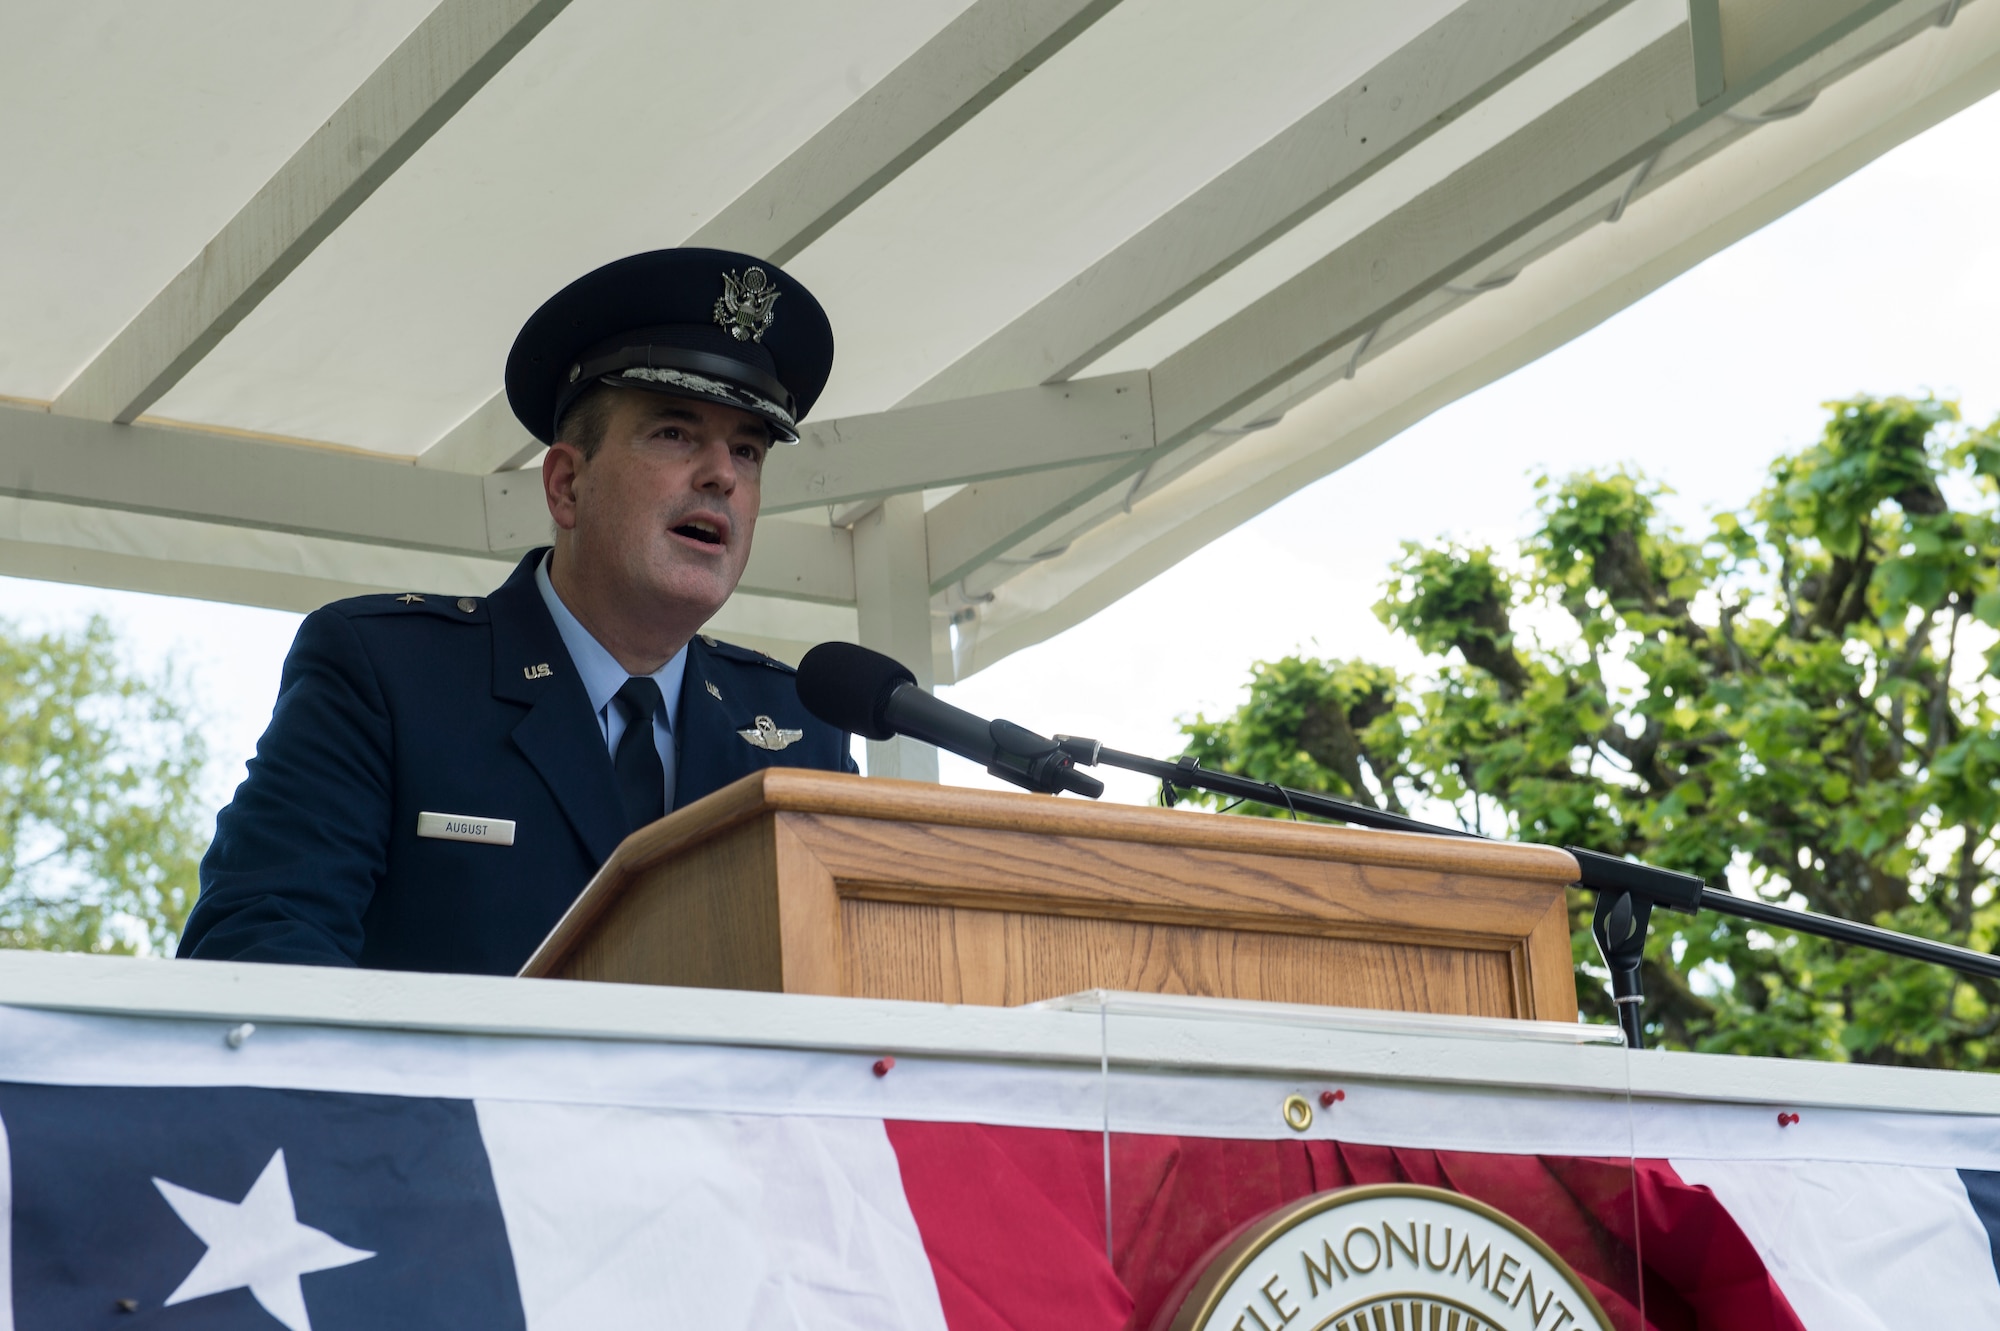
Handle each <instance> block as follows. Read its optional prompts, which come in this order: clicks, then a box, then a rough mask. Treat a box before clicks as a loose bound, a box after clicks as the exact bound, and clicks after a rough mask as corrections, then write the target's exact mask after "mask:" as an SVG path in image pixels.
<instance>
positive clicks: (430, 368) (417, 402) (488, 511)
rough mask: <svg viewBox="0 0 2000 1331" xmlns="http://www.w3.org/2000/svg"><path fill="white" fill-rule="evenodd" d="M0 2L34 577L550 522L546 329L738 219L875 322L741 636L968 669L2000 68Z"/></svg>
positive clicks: (1318, 4) (438, 551)
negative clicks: (505, 391)
mask: <svg viewBox="0 0 2000 1331" xmlns="http://www.w3.org/2000/svg"><path fill="white" fill-rule="evenodd" d="M0 31H4V40H0V125H4V128H5V132H4V133H0V181H4V182H5V183H4V185H0V315H4V317H0V394H4V395H5V396H4V398H0V404H4V406H0V495H4V496H5V497H4V498H0V572H8V573H15V574H21V575H25V576H31V577H41V578H55V579H64V580H70V581H77V582H86V583H95V584H102V585H107V586H118V587H127V588H136V589H142V590H148V591H159V592H169V593H174V594H179V595H187V596H198V597H207V598H213V599H220V600H229V601H241V602H248V603H255V604H263V605H273V606H283V607H293V608H304V607H309V606H312V605H316V604H318V603H320V602H321V601H324V600H326V599H329V598H331V597H335V596H340V595H349V594H353V593H356V592H360V591H375V590H385V589H386V590H401V589H404V588H409V587H415V588H419V589H436V590H439V591H443V592H450V593H459V592H480V591H485V590H487V589H489V588H491V587H492V586H493V585H495V584H496V583H498V582H499V581H500V579H501V578H503V577H504V576H505V574H506V572H507V570H508V566H509V564H510V562H511V560H512V558H513V557H514V556H516V555H517V554H518V552H519V551H521V550H523V549H525V548H527V547H529V546H531V545H534V544H537V543H539V542H540V541H542V540H543V539H545V536H546V532H547V530H548V521H547V514H546V511H545V509H544V507H543V501H542V497H541V493H540V488H539V479H538V473H537V472H536V471H534V470H522V468H524V467H528V466H529V465H530V464H532V463H533V462H535V461H536V458H537V449H536V448H535V446H534V445H533V442H532V441H531V440H530V439H529V438H528V437H527V435H526V434H525V433H524V432H523V431H522V430H521V429H520V427H519V426H518V425H517V424H516V423H515V422H514V420H513V418H512V417H511V415H510V414H509V413H508V412H507V410H506V406H505V403H504V401H503V400H501V399H500V398H498V397H497V396H496V393H497V390H498V388H499V383H500V372H501V365H502V360H503V358H504V356H505V353H506V349H507V347H508V345H509V343H510V342H511V340H512V338H513V336H514V333H515V331H516V329H517V328H518V327H519V326H520V324H521V322H522V320H523V319H524V318H525V316H526V315H527V314H528V313H529V312H530V311H531V310H532V309H534V308H535V306H536V305H538V304H539V303H540V302H541V301H542V300H543V299H544V298H545V297H546V296H547V295H548V294H549V293H551V292H553V291H554V290H555V289H556V288H557V287H559V286H561V285H562V284H563V283H565V282H567V281H569V280H570V279H571V278H573V277H575V276H577V275H578V274H580V273H582V272H584V271H586V270H587V269H589V268H591V267H593V266H595V265H597V264H599V263H602V262H605V261H607V260H609V259H612V258H615V257H618V256H620V255H623V254H627V253H631V252H634V251H638V250H642V249H648V248H654V247H658V246H663V245H674V244H681V243H698V244H716V245H723V246H727V247H731V248H737V249H744V250H749V251H753V252H757V253H761V254H764V255H767V256H769V257H770V258H772V259H774V260H776V261H778V262H781V263H784V264H786V265H787V266H788V267H789V268H791V269H792V270H793V271H794V272H796V273H797V274H798V275H799V276H800V277H801V278H802V279H803V280H804V281H806V282H808V283H809V284H810V285H811V286H812V288H813V290H814V291H815V292H816V294H818V296H819V297H820V298H821V300H822V301H823V302H824V303H825V305H826V306H827V308H828V310H829V312H830V313H831V315H832V317H833V320H834V325H835V329H836V334H837V337H838V341H839V353H838V357H837V360H836V364H835V367H834V374H833V380H832V382H831V384H830V385H829V388H828V391H827V393H826V395H825V397H824V398H823V399H822V400H821V403H820V406H819V407H818V409H817V411H816V412H815V416H814V418H813V420H812V421H811V422H810V428H809V429H808V430H807V431H806V433H805V438H804V440H803V442H802V443H801V445H800V446H799V447H797V448H795V449H787V450H780V451H779V452H778V453H777V454H775V455H774V457H773V460H772V462H771V464H770V466H769V469H768V472H767V476H766V486H765V519H764V521H763V522H762V523H761V524H760V526H759V529H758V532H757V536H756V545H755V550H756V553H755V556H754V558H753V559H752V562H751V565H750V572H749V575H748V577H747V578H746V580H745V583H744V585H743V588H742V590H741V591H740V592H739V593H738V595H737V596H736V597H735V599H734V600H732V601H731V602H730V604H729V605H728V606H727V607H726V608H725V609H724V610H723V611H722V613H721V615H720V616H719V617H718V619H717V620H716V622H715V624H714V625H713V628H714V631H716V632H718V633H721V634H724V635H726V636H730V637H733V638H735V639H737V640H739V641H748V642H751V643H754V644H756V645H759V646H762V647H764V648H765V649H766V650H769V651H772V652H774V653H777V654H780V655H785V656H792V657H794V658H795V657H796V655H797V654H798V653H799V652H800V651H802V650H803V648H804V647H805V646H807V645H809V644H811V643H813V642H816V641H819V640H822V639H825V638H838V637H845V638H857V637H858V638H859V639H861V640H864V641H867V642H869V643H871V644H872V645H875V646H878V647H882V648H884V649H886V650H889V651H892V652H895V653H896V654H898V655H900V656H902V657H903V658H904V659H906V660H908V661H909V662H910V664H911V665H912V666H913V667H916V668H917V669H918V670H919V672H920V673H923V672H924V670H925V668H926V667H928V669H929V671H930V673H931V675H932V677H933V678H934V679H935V680H937V681H940V682H943V681H950V680H953V679H956V678H962V677H963V676H965V675H966V674H969V673H970V672H972V671H974V670H977V669H979V668H980V667H982V666H984V665H987V664H990V663H992V662H993V661H995V660H998V659H1000V658H1001V657H1003V656H1005V655H1007V654H1008V653H1010V652H1013V651H1016V650H1019V649H1020V648H1022V647H1024V646H1027V645H1030V644H1032V643H1035V642H1038V641H1040V640H1042V639H1044V638H1047V637H1049V636H1050V635H1052V634H1054V633H1056V632H1058V631H1060V630H1062V629H1064V628H1066V627H1068V626H1070V625H1072V624H1074V623H1076V622H1077V621H1079V620H1080V619H1082V618H1084V617H1086V616H1088V615H1090V614H1091V613H1093V612H1094V611H1096V610H1097V609H1099V608H1101V607H1102V606H1104V605H1106V604H1108V603H1109V602H1110V601H1112V600H1114V599H1115V598H1117V597H1119V596H1121V595H1123V594H1124V593H1126V592H1128V591H1130V590H1131V589H1133V588H1134V587H1136V586H1138V585H1139V584H1141V583H1143V582H1144V581H1146V580H1147V579H1149V578H1151V577H1153V576H1154V575H1156V574H1158V573H1159V572H1161V571H1162V570H1163V569H1165V568H1167V567H1169V566H1170V565H1171V564H1173V563H1174V562H1175V561H1177V560H1179V559H1181V558H1183V557H1185V556H1186V555H1188V554H1189V553H1190V552H1192V551H1193V550H1195V549H1197V548H1199V547H1200V546H1201V545H1203V544H1204V543H1206V542H1208V541H1210V540H1213V539H1214V538H1215V537H1217V536H1218V535H1220V534H1222V533H1223V532H1225V531H1227V530H1228V529H1229V528H1231V527H1232V526H1234V525H1235V524H1237V523H1240V522H1242V521H1244V520H1245V519H1246V518H1248V517H1250V516H1251V515H1253V514H1255V513H1257V512H1259V511H1260V510H1262V509H1264V508H1266V507H1268V506H1269V505H1271V504H1272V503H1274V502H1276V501H1277V500H1279V499H1281V498H1283V497H1284V496H1285V495H1287V494H1290V493H1292V492H1293V491H1295V490H1297V489H1299V488H1300V487H1301V486H1304V485H1306V484H1308V483H1310V482H1311V481H1314V480H1316V479H1318V478H1320V477H1322V476H1325V475H1326V474H1327V473H1329V472H1331V471H1333V470H1335V469H1337V468H1338V467H1340V466H1342V465H1343V464H1344V463H1346V462H1348V461H1351V460H1352V459H1354V458H1355V457H1357V456H1359V455H1360V454H1362V453H1364V452H1366V451H1367V450H1369V449H1371V448H1373V447H1375V446H1376V445H1378V444H1380V443H1382V442H1383V441H1384V440H1386V439H1388V438H1390V437H1391V436H1393V435H1394V434H1395V433H1396V432H1397V431H1399V430H1401V429H1403V428H1404V427H1406V426H1408V425H1409V424H1411V423H1412V422H1413V421H1415V420H1417V419H1419V418H1420V417H1422V416H1423V415H1425V414H1426V413H1428V412H1431V411H1434V410H1436V409H1437V408H1438V407H1440V406H1442V405H1444V404H1445V403H1447V402H1449V401H1451V400H1452V399H1454V398H1456V397H1459V396H1461V395H1463V394H1465V393H1466V392H1468V391H1470V390H1472V389H1474V388H1477V387H1479V386H1480V385H1482V384H1484V383H1487V382H1489V381H1490V380H1492V379H1494V378H1496V377H1498V376H1500V375H1503V374H1505V373H1507V372H1508V371H1510V370H1512V369H1514V368H1516V367H1518V366H1520V365H1522V364H1524V363H1525V362H1527V361H1529V360H1531V359H1533V358H1534V357H1536V356H1538V355H1540V354H1542V353H1543V352H1545V351H1547V350H1549V349H1550V348H1552V347H1555V346H1557V345H1559V344H1561V343H1562V342H1564V341H1566V340H1567V339H1569V338H1572V337H1574V336H1576V335H1577V334H1578V333H1579V332H1581V331H1583V330H1585V329H1587V328H1589V327H1591V326H1592V325H1594V324H1596V323H1597V322H1598V321H1600V320H1602V319H1604V318H1605V317H1607V316H1608V315H1610V314H1612V313H1614V312H1616V311H1617V310H1619V309H1621V308H1623V307H1624V306H1626V305H1628V304H1630V303H1631V302H1632V301H1634V300H1635V299H1637V298H1639V297H1640V296H1642V295H1644V294H1645V293H1646V292H1648V291H1650V290H1652V289H1653V288H1655V287H1657V286H1658V285H1660V284H1661V283H1662V282H1664V281H1666V280H1668V279H1670V278H1672V277H1673V276H1675V275H1676V274H1678V273H1680V272H1682V271H1683V270H1685V269H1686V268H1688V267H1689V266H1691V265H1692V264H1695V263H1697V262H1699V261H1700V260H1701V259H1703V258H1705V257H1706V256H1708V255H1710V254H1712V253H1714V252H1715V251H1716V250H1718V249H1720V248H1722V247H1724V246H1726V245H1728V244H1729V243H1731V242H1732V241H1734V240H1736V239H1737V238H1739V237H1740V236H1743V235H1744V234H1746V233H1748V232H1750V231H1752V230H1754V229H1755V228H1757V227H1758V226H1761V225H1762V224H1764V223H1765V222H1768V221H1769V220H1771V219H1772V218H1774V217H1776V216H1778V215H1780V214H1782V213H1783V212H1785V211H1787V210H1788V209H1791V208H1793V207H1795V206H1796V205H1798V204H1799V203H1800V202H1802V201H1803V200H1805V199H1807V198H1810V197H1811V196H1812V195H1814V194H1815V193H1817V192H1819V191H1820V190H1823V189H1825V188H1826V187H1827V186H1829V185H1830V184H1832V183H1834V182H1835V181H1838V180H1839V179H1841V178H1842V177H1844V176H1845V175H1847V174H1848V173H1850V172H1852V171H1853V170H1855V169H1856V168H1857V167H1859V166H1861V165H1862V164H1864V163H1866V162H1868V161H1869V160H1871V159H1873V158H1874V157H1875V156H1877V155H1879V154H1880V153H1882V152H1883V151H1885V150H1886V149H1888V148H1890V147H1892V146H1894V145H1895V144H1897V143H1899V142H1901V141H1902V140H1904V139H1906V138H1908V137H1909V136H1910V135H1912V134H1915V133H1917V132H1918V131H1921V130H1923V129H1924V128H1926V127H1928V126H1930V125H1931V124H1934V123H1935V122H1937V121H1939V120H1941V119H1943V118H1944V117H1946V116H1949V115H1950V114H1952V113H1953V112H1954V111H1957V110H1959V109H1960V108H1962V107H1964V106H1966V105H1968V104H1970V103H1971V102H1973V101H1975V100H1977V99H1979V98H1980V97H1983V96H1985V95H1986V94H1987V93H1988V92H1990V91H1991V90H1993V89H1994V88H1995V87H1996V86H2000V3H1994V2H1993V0H1985V2H1983V3H1969V4H1965V5H1964V6H1963V8H1962V9H1961V5H1960V2H1959V0H1398V2H1397V3H1394V4H1386V3H1381V2H1380V0H1256V2H1255V3H1252V2H1250V0H1231V3H1227V4H1224V3H1220V0H1122V3H1121V2H1120V0H970V3H968V2H967V0H870V2H869V3H866V4H859V3H848V4H829V3H826V2H825V0H758V3H755V4H742V3H735V4H721V3H715V0H442V3H436V2H435V0H320V2H319V3H315V4H303V3H289V2H287V3H273V2H272V0H176V3H174V4H171V5H126V4H112V3H108V2H107V0H11V2H10V3H9V4H8V6H7V12H6V16H5V18H4V20H0ZM1969 165H1970V164H1969ZM1883 239H1884V243H1921V238H1920V237H1893V238H1892V237H1884V238H1883ZM1668 372H1670V370H1668V369H1666V368H1664V367H1663V373H1668ZM1690 388H1691V391H1699V386H1698V385H1693V386H1690ZM1411 489H1412V494H1413V495H1418V496H1420V495H1421V490H1422V476H1421V474H1420V469H1419V470H1417V471H1413V473H1412V476H1411ZM1413 502H1420V499H1418V500H1413Z"/></svg>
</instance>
